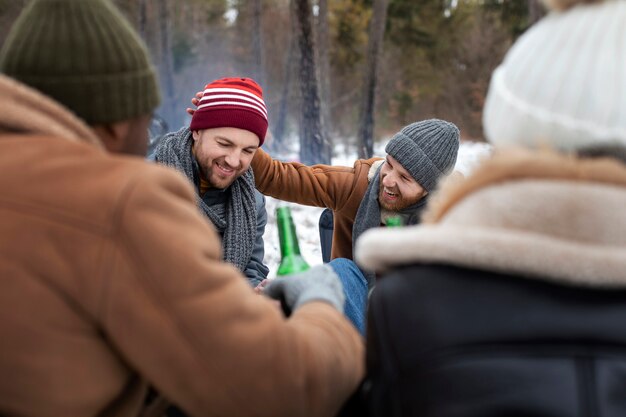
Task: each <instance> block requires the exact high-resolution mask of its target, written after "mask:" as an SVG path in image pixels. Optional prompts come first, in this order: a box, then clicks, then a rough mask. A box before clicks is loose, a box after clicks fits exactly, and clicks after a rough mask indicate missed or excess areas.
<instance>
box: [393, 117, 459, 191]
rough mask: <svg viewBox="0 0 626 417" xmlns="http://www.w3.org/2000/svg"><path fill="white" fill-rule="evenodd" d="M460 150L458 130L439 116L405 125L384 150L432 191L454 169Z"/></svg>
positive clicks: (419, 182)
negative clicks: (438, 117)
mask: <svg viewBox="0 0 626 417" xmlns="http://www.w3.org/2000/svg"><path fill="white" fill-rule="evenodd" d="M458 151H459V129H458V128H457V127H456V126H455V125H454V124H453V123H450V122H446V121H444V120H439V119H430V120H423V121H420V122H416V123H412V124H410V125H408V126H405V127H404V128H402V130H400V132H398V133H396V134H395V135H394V136H393V137H392V138H391V140H390V141H389V143H387V146H386V147H385V152H387V154H388V155H391V156H392V157H393V158H394V159H395V160H397V161H398V162H399V163H400V165H402V167H403V168H404V169H406V170H407V171H409V173H410V174H411V176H412V177H413V178H414V179H415V181H417V182H418V184H419V185H421V186H422V187H423V188H424V189H425V190H426V191H429V192H430V191H432V190H433V189H434V188H435V187H436V185H437V182H438V181H439V179H440V178H441V177H442V176H443V175H445V174H448V173H449V172H450V171H452V169H453V168H454V164H455V163H456V157H457V153H458Z"/></svg>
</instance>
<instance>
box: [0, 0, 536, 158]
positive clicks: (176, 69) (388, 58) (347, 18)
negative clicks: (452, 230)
mask: <svg viewBox="0 0 626 417" xmlns="http://www.w3.org/2000/svg"><path fill="white" fill-rule="evenodd" d="M27 2H28V0H0V45H2V44H3V43H4V39H5V38H6V35H7V32H8V31H9V29H10V27H11V24H12V22H14V21H15V19H16V17H17V15H18V14H19V12H20V11H21V10H22V9H23V8H24V6H25V5H26V4H27ZM113 2H114V3H116V4H117V5H118V6H119V8H120V9H121V10H122V12H123V13H124V14H125V15H126V16H127V18H128V19H129V21H130V23H131V24H132V25H133V26H134V27H135V28H136V29H137V30H138V32H139V33H140V35H141V36H142V37H143V39H144V40H145V41H146V44H147V45H148V48H149V50H150V53H151V55H152V58H153V61H154V63H155V65H156V66H157V68H158V71H159V76H160V82H161V86H162V92H163V99H164V100H163V104H162V105H161V107H160V108H159V109H158V111H157V113H158V115H159V117H160V118H161V119H162V120H163V121H164V122H165V123H166V126H165V127H164V129H165V130H168V129H169V130H177V129H178V128H179V127H181V126H183V125H184V124H186V123H188V121H189V119H188V116H187V115H186V113H185V108H186V107H188V106H189V101H190V98H191V97H192V96H193V95H194V94H195V92H196V91H199V90H200V89H202V87H203V86H204V84H206V83H208V82H210V81H212V80H214V79H216V78H221V77H225V76H245V77H252V78H254V79H255V80H257V81H258V82H259V83H260V84H261V86H262V87H263V90H264V97H265V100H266V103H267V105H268V110H269V115H270V138H269V140H268V141H267V145H266V146H267V147H268V148H269V150H270V152H271V151H272V149H274V150H276V149H280V148H282V147H285V145H290V144H292V143H293V142H294V141H299V143H300V147H299V152H300V153H299V159H300V160H301V161H302V162H305V163H318V162H320V163H330V161H331V157H332V154H333V149H335V147H336V146H337V145H341V148H344V149H345V148H346V147H348V148H352V149H354V150H355V152H356V153H357V154H358V156H359V157H369V156H371V155H372V151H373V148H374V142H376V141H377V140H378V139H380V138H386V137H389V136H391V134H393V133H394V132H396V131H398V130H399V129H400V128H402V127H403V126H404V125H406V124H408V123H411V122H413V121H416V120H421V119H426V118H431V117H437V118H441V119H446V120H449V121H452V122H454V123H455V124H457V125H458V126H459V128H460V129H461V135H462V138H463V139H464V140H474V141H482V140H483V132H482V124H481V118H482V107H483V103H484V100H485V95H486V91H487V86H488V84H489V78H490V76H491V72H492V71H493V69H494V68H495V67H496V66H497V65H498V64H499V63H500V62H501V60H502V58H503V56H504V53H505V52H506V50H507V49H508V48H509V46H510V45H511V44H512V42H513V41H514V40H515V39H516V38H517V37H518V36H519V35H520V34H521V33H523V32H524V31H525V30H526V29H527V28H528V27H529V26H530V25H532V24H533V23H534V22H536V21H537V20H538V19H539V18H540V17H541V16H542V15H543V14H544V10H543V9H542V7H541V5H540V3H539V2H538V0H113ZM77 36H80V34H77ZM294 138H297V139H294Z"/></svg>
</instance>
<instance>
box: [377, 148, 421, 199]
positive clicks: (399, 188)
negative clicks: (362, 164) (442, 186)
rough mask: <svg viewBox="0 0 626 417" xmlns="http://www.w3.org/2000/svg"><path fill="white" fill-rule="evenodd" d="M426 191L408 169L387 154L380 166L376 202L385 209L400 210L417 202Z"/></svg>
mask: <svg viewBox="0 0 626 417" xmlns="http://www.w3.org/2000/svg"><path fill="white" fill-rule="evenodd" d="M426 194H428V193H427V191H426V190H424V188H422V186H421V185H419V184H418V183H417V181H415V179H414V178H413V177H412V176H411V174H410V173H409V171H407V170H406V169H404V167H403V166H402V165H400V163H399V162H398V161H396V160H395V159H394V158H393V157H391V156H389V155H387V158H386V159H385V162H384V163H383V166H382V167H381V168H380V191H379V193H378V203H379V204H380V206H381V207H382V208H384V209H386V210H391V211H401V210H403V209H405V208H407V207H409V206H412V205H413V204H415V203H417V202H418V201H420V200H421V199H422V197H424V196H425V195H426Z"/></svg>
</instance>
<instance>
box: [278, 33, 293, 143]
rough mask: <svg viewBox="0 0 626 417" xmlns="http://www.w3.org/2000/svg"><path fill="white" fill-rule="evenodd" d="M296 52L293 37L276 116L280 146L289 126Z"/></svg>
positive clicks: (290, 42) (285, 65) (286, 59)
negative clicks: (289, 106) (290, 92)
mask: <svg viewBox="0 0 626 417" xmlns="http://www.w3.org/2000/svg"><path fill="white" fill-rule="evenodd" d="M295 54H296V41H295V39H294V38H293V37H292V38H291V39H290V41H289V51H288V52H287V56H286V57H285V63H284V69H285V70H284V73H283V74H284V75H283V85H282V91H281V94H280V105H279V108H278V116H277V117H276V128H275V129H274V139H275V142H276V145H277V146H280V145H281V144H282V143H283V142H284V140H285V128H286V126H287V114H288V110H289V108H288V105H289V87H290V86H291V74H292V73H293V71H294V65H293V64H294V61H295Z"/></svg>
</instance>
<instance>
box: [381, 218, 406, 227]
mask: <svg viewBox="0 0 626 417" xmlns="http://www.w3.org/2000/svg"><path fill="white" fill-rule="evenodd" d="M385 225H386V226H387V227H402V226H404V222H403V221H402V217H400V216H391V217H388V218H387V221H386V222H385Z"/></svg>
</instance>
